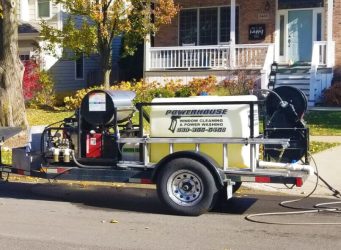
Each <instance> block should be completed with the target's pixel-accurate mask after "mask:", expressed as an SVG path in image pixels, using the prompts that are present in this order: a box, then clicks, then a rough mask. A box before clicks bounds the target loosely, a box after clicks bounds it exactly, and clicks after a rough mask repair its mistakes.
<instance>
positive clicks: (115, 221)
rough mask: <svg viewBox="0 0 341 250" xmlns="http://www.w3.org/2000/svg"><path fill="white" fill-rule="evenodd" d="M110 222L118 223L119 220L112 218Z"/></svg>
mask: <svg viewBox="0 0 341 250" xmlns="http://www.w3.org/2000/svg"><path fill="white" fill-rule="evenodd" d="M110 223H112V224H116V223H118V220H111V221H110Z"/></svg>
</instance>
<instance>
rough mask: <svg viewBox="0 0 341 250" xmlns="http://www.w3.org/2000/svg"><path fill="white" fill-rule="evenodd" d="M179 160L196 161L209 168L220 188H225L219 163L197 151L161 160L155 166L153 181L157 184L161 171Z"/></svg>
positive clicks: (185, 152) (183, 152)
mask: <svg viewBox="0 0 341 250" xmlns="http://www.w3.org/2000/svg"><path fill="white" fill-rule="evenodd" d="M178 158H188V159H192V160H196V161H198V162H200V163H201V164H203V165H204V166H206V167H207V169H208V170H209V171H210V172H211V174H212V176H213V178H214V180H215V182H216V184H217V187H218V188H221V187H223V186H224V173H223V172H222V171H221V170H220V169H219V168H218V166H219V165H218V163H217V162H216V161H215V160H214V159H212V158H211V157H210V156H209V155H206V154H204V153H202V152H196V151H178V152H175V153H172V154H169V155H167V156H166V157H164V158H163V159H161V160H160V161H159V162H158V163H157V164H156V166H155V168H154V171H153V174H152V180H153V182H156V178H157V176H158V173H159V172H160V170H161V169H162V168H163V167H164V166H165V165H166V164H167V163H168V162H170V161H172V160H174V159H178Z"/></svg>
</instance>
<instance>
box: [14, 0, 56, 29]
mask: <svg viewBox="0 0 341 250" xmlns="http://www.w3.org/2000/svg"><path fill="white" fill-rule="evenodd" d="M19 4H21V3H20V0H19ZM58 13H59V7H58V5H57V4H54V3H51V18H47V19H45V20H46V22H47V23H48V24H49V25H51V26H53V27H56V28H57V27H58ZM18 14H19V16H20V8H18ZM28 18H29V23H30V24H31V25H33V26H34V27H36V28H39V27H40V26H39V23H40V21H41V19H39V18H38V13H37V0H28Z"/></svg>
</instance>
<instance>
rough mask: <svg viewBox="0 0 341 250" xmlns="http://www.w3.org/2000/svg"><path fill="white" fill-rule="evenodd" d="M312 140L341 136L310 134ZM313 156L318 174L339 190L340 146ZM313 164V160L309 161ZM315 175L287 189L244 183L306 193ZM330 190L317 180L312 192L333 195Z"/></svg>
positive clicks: (251, 186) (301, 193) (340, 137)
mask: <svg viewBox="0 0 341 250" xmlns="http://www.w3.org/2000/svg"><path fill="white" fill-rule="evenodd" d="M310 139H311V140H312V141H322V142H340V143H341V136H311V137H310ZM313 158H314V160H315V162H316V165H317V168H318V172H319V175H320V176H321V177H322V178H323V179H324V180H326V181H327V182H328V183H329V184H330V185H331V186H332V187H333V188H335V189H337V190H339V191H340V192H341V146H337V147H334V148H331V149H328V150H325V151H322V152H320V153H317V154H314V155H313ZM311 165H312V166H314V162H313V161H312V162H311ZM316 179H317V178H316V176H315V175H312V176H309V178H308V179H307V180H306V181H305V183H304V185H303V187H301V188H297V187H294V188H293V189H288V188H287V187H286V186H284V185H282V184H258V183H245V184H243V185H244V186H245V187H248V188H252V189H258V190H263V191H270V192H283V193H285V194H291V195H303V196H304V195H307V194H309V193H310V192H311V191H312V190H313V189H314V187H315V183H316ZM332 195H333V194H332V192H331V191H330V190H329V189H328V188H327V187H326V185H325V184H323V183H322V182H321V181H319V184H318V187H317V189H316V191H315V192H314V196H323V197H330V198H331V197H333V196H332Z"/></svg>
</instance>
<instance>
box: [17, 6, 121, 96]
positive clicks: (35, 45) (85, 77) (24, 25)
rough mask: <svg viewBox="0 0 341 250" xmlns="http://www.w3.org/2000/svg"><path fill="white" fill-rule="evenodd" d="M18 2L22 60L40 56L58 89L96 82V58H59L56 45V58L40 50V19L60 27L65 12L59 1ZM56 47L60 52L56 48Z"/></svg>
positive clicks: (116, 43) (115, 73) (115, 54)
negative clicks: (56, 2)
mask: <svg viewBox="0 0 341 250" xmlns="http://www.w3.org/2000/svg"><path fill="white" fill-rule="evenodd" d="M17 1H18V4H19V8H18V9H19V12H18V15H19V56H20V58H21V60H29V59H32V58H36V59H39V62H40V64H41V67H42V69H44V70H47V71H48V72H50V73H51V75H52V77H53V79H54V82H55V89H56V91H57V92H70V91H73V90H77V89H81V88H84V87H88V86H90V85H92V84H99V70H100V68H99V65H100V63H99V57H98V56H97V55H93V56H90V57H82V58H80V59H78V60H76V61H74V60H68V59H64V58H62V57H60V56H61V55H62V51H61V49H58V48H57V54H59V56H58V57H54V56H52V55H50V54H49V53H47V52H46V51H44V50H42V49H41V48H43V47H44V45H45V44H44V43H45V42H44V41H43V40H42V37H41V36H40V34H39V30H40V22H41V21H42V20H45V21H46V22H47V23H48V24H49V25H51V26H54V27H56V28H58V29H62V28H63V23H64V22H63V21H64V20H65V19H66V17H67V15H68V14H67V13H66V12H65V11H64V10H63V8H62V6H61V4H54V3H53V1H51V0H17ZM120 46H121V42H120V39H116V40H115V41H114V42H113V73H112V78H113V80H115V79H117V78H118V66H117V62H118V59H119V53H120ZM58 50H59V51H58Z"/></svg>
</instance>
